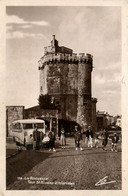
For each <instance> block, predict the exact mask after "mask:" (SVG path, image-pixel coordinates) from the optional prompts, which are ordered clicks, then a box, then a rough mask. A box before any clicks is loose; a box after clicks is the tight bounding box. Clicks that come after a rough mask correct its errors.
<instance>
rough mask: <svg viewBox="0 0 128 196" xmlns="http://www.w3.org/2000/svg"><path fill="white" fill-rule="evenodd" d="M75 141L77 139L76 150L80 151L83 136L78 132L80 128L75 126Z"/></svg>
mask: <svg viewBox="0 0 128 196" xmlns="http://www.w3.org/2000/svg"><path fill="white" fill-rule="evenodd" d="M74 139H75V147H76V150H78V148H80V141H81V140H82V134H81V132H80V131H79V130H78V126H75V133H74ZM80 150H83V148H82V146H81V148H80Z"/></svg>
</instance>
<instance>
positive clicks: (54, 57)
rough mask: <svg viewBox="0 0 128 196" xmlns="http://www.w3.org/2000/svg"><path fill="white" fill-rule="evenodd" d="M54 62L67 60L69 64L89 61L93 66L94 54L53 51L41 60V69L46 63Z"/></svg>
mask: <svg viewBox="0 0 128 196" xmlns="http://www.w3.org/2000/svg"><path fill="white" fill-rule="evenodd" d="M53 62H58V63H61V62H66V63H69V64H77V63H87V64H90V65H91V66H92V64H93V56H92V55H91V54H86V55H85V53H80V54H79V55H77V54H76V53H73V54H72V55H70V54H63V53H56V54H55V53H53V54H51V53H50V54H46V55H44V56H43V57H42V58H40V60H39V61H38V63H39V69H43V67H44V65H45V64H49V63H53Z"/></svg>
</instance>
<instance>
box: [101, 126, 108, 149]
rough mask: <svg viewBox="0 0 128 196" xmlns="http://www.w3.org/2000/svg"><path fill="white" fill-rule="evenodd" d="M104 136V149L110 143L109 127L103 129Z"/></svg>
mask: <svg viewBox="0 0 128 196" xmlns="http://www.w3.org/2000/svg"><path fill="white" fill-rule="evenodd" d="M102 137H103V140H102V149H103V150H104V148H105V147H106V146H107V144H108V129H104V130H103V134H102Z"/></svg>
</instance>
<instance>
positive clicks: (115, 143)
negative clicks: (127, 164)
mask: <svg viewBox="0 0 128 196" xmlns="http://www.w3.org/2000/svg"><path fill="white" fill-rule="evenodd" d="M118 140H119V136H118V135H117V134H116V133H114V136H113V137H112V146H111V151H114V150H115V152H117V142H118Z"/></svg>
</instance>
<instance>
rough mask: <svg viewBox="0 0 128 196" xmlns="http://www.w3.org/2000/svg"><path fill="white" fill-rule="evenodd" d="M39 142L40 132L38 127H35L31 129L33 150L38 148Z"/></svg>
mask: <svg viewBox="0 0 128 196" xmlns="http://www.w3.org/2000/svg"><path fill="white" fill-rule="evenodd" d="M39 144H40V132H39V131H38V128H37V126H36V128H35V129H34V131H33V150H38V149H39Z"/></svg>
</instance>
